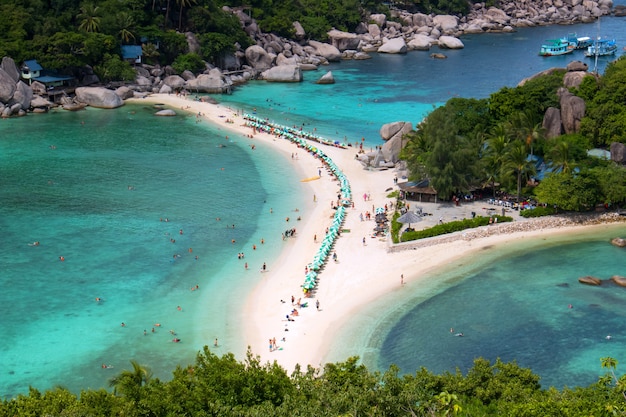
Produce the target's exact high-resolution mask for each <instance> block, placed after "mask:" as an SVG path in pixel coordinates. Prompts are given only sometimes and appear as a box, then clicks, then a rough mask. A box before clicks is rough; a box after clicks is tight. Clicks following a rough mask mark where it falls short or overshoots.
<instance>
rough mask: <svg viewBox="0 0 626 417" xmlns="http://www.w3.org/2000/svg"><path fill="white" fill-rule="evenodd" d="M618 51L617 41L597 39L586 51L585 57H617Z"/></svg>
mask: <svg viewBox="0 0 626 417" xmlns="http://www.w3.org/2000/svg"><path fill="white" fill-rule="evenodd" d="M616 51H617V43H615V39H596V40H595V41H594V42H593V45H591V46H590V47H588V48H587V50H586V51H585V56H587V57H596V56H607V55H615V52H616Z"/></svg>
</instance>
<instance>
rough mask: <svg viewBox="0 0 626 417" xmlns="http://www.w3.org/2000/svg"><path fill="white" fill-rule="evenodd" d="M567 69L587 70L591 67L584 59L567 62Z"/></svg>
mask: <svg viewBox="0 0 626 417" xmlns="http://www.w3.org/2000/svg"><path fill="white" fill-rule="evenodd" d="M565 69H566V70H567V71H587V70H588V69H589V65H587V64H586V63H584V62H582V61H572V62H570V63H569V64H567V67H565Z"/></svg>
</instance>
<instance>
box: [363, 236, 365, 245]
mask: <svg viewBox="0 0 626 417" xmlns="http://www.w3.org/2000/svg"><path fill="white" fill-rule="evenodd" d="M363 246H365V236H363Z"/></svg>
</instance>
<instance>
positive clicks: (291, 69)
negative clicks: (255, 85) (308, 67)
mask: <svg viewBox="0 0 626 417" xmlns="http://www.w3.org/2000/svg"><path fill="white" fill-rule="evenodd" d="M261 79H263V80H265V81H271V82H294V83H296V82H300V81H302V70H301V69H300V67H299V66H297V65H282V66H280V67H273V68H270V69H268V70H267V71H263V73H262V74H261Z"/></svg>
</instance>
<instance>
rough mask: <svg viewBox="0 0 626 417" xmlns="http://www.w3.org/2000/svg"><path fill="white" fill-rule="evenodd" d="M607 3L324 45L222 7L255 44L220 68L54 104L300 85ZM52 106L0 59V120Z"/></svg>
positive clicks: (584, 14)
mask: <svg viewBox="0 0 626 417" xmlns="http://www.w3.org/2000/svg"><path fill="white" fill-rule="evenodd" d="M612 9H613V2H612V0H598V1H595V0H585V1H583V0H541V1H539V0H529V1H523V2H518V1H502V2H500V7H499V8H496V7H488V6H487V5H486V4H485V3H477V4H474V5H473V6H472V9H471V11H470V13H469V14H468V15H467V16H463V17H457V16H452V15H433V14H429V15H427V14H424V13H408V12H406V11H402V10H396V9H394V10H392V11H391V18H392V19H387V17H386V16H385V15H384V14H372V15H370V16H368V18H367V19H366V20H365V21H364V22H361V23H360V24H359V25H358V27H357V28H356V30H355V32H354V33H348V32H341V31H338V30H335V29H333V30H331V31H330V32H329V33H328V35H329V39H330V41H329V43H325V42H318V41H314V40H307V39H306V38H307V34H306V33H305V31H304V29H303V28H302V25H301V24H300V23H299V22H293V26H294V29H295V37H294V39H284V38H280V37H278V36H276V35H274V34H271V33H263V32H262V31H261V29H260V28H259V26H258V25H257V23H256V21H255V20H254V19H252V18H251V17H250V16H248V15H247V14H246V13H245V12H244V11H243V9H241V8H226V10H228V11H230V12H232V13H233V14H235V15H236V16H237V17H238V18H239V20H240V22H241V24H242V26H243V28H244V30H245V31H246V33H247V34H248V35H249V36H250V37H251V38H252V39H253V40H254V41H255V44H254V45H252V46H250V47H248V48H246V49H245V50H242V49H239V50H237V51H236V52H234V53H233V54H232V55H230V56H227V57H226V59H225V64H224V68H215V67H213V66H210V65H208V64H207V69H206V70H205V71H204V72H203V73H201V74H193V73H191V72H189V71H185V72H183V73H182V74H176V71H174V69H173V68H172V67H171V66H164V67H161V66H159V65H146V64H142V65H139V66H137V67H136V72H137V76H136V78H135V80H134V82H133V83H130V84H129V85H127V86H124V87H122V88H118V89H117V90H116V91H115V92H114V94H115V96H117V97H119V99H118V98H116V97H114V96H112V95H111V93H110V92H106V91H104V90H105V88H103V87H97V88H89V89H84V90H80V89H77V91H76V97H75V98H69V97H64V98H62V99H61V103H62V104H64V105H65V106H66V108H68V109H71V110H76V109H80V108H81V106H84V105H91V106H96V107H103V108H114V107H118V106H121V105H122V104H123V100H124V99H126V98H128V97H133V96H137V95H142V94H149V93H166V94H167V93H171V92H175V91H183V90H184V91H188V92H201V93H228V92H230V91H231V88H232V86H233V85H237V84H241V83H245V82H246V81H248V80H251V79H264V80H267V81H274V82H300V81H302V71H306V70H315V69H317V68H319V67H320V66H323V65H326V64H328V63H329V62H333V61H339V60H342V59H357V60H358V59H368V58H369V57H370V56H369V55H368V53H371V52H378V53H391V54H398V53H406V52H407V51H411V50H430V49H431V48H432V47H433V46H438V47H439V48H440V49H444V50H445V49H455V48H463V47H464V46H463V43H462V42H461V40H460V39H459V38H458V37H459V36H460V35H463V34H468V33H472V34H475V33H485V32H494V31H500V32H507V31H513V30H514V28H516V27H529V26H540V25H549V24H566V23H567V24H569V23H579V22H591V21H594V20H595V19H597V18H598V17H600V16H603V15H608V14H611V13H612V11H613V10H612ZM614 12H615V14H616V15H626V7H622V6H617V7H616V8H615V10H614ZM186 37H187V43H188V48H189V52H198V51H199V42H198V40H197V39H196V36H195V34H193V33H186ZM431 56H433V57H434V58H445V54H443V53H440V52H438V53H433V54H431ZM84 73H85V74H89V76H88V77H84V79H82V80H79V83H80V85H81V87H88V86H91V85H98V78H97V76H95V75H94V74H93V71H91V69H86V70H85V71H84ZM333 82H334V80H333V78H332V74H330V73H328V72H327V73H326V74H325V75H324V76H323V77H321V78H320V83H324V84H332V83H333ZM55 105H56V103H51V102H50V101H48V99H47V95H46V87H45V86H44V85H43V84H41V83H38V82H33V83H32V84H31V85H27V84H26V83H24V82H23V81H21V80H20V71H19V69H18V67H17V66H16V65H15V62H14V61H13V60H12V59H11V58H8V57H5V58H3V60H2V64H1V65H0V115H1V116H2V117H10V116H13V115H24V114H26V112H27V111H31V110H33V111H46V110H47V109H49V108H50V107H53V106H55Z"/></svg>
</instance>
